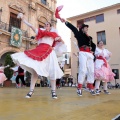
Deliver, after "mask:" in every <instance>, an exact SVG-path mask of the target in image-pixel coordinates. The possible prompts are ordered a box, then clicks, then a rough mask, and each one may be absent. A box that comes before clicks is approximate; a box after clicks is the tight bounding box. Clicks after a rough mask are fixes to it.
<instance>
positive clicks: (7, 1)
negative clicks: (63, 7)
mask: <svg viewBox="0 0 120 120" xmlns="http://www.w3.org/2000/svg"><path fill="white" fill-rule="evenodd" d="M55 8H56V0H0V63H3V64H4V58H5V56H6V54H7V53H15V52H19V51H24V50H26V49H31V48H34V47H35V46H36V44H33V43H34V42H30V40H31V36H34V35H35V33H34V32H33V31H32V30H31V29H30V28H29V27H27V25H25V24H24V23H23V22H21V20H20V19H17V14H18V13H23V14H24V16H25V18H26V20H27V21H28V22H29V23H31V24H32V25H33V26H35V27H36V28H39V27H44V24H45V23H46V22H47V21H48V22H51V23H52V25H53V26H54V27H55V26H56V19H55V17H54V12H55ZM12 26H14V27H16V28H19V29H20V30H22V45H21V47H14V46H11V45H10V39H11V27H12ZM35 43H36V42H35Z"/></svg>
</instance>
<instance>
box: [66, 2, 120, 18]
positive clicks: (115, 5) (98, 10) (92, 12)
mask: <svg viewBox="0 0 120 120" xmlns="http://www.w3.org/2000/svg"><path fill="white" fill-rule="evenodd" d="M118 6H120V3H117V4H114V5H111V6H107V7H104V8H100V9H97V10H93V11H90V12H87V13H83V14H80V15H76V16H73V17H69V18H67V19H68V20H72V19H75V18H78V17H83V16H86V15H89V14H94V13H96V12H101V11H103V10H107V9H110V8H114V7H118Z"/></svg>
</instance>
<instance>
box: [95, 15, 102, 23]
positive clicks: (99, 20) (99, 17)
mask: <svg viewBox="0 0 120 120" xmlns="http://www.w3.org/2000/svg"><path fill="white" fill-rule="evenodd" d="M103 21H104V14H101V15H97V16H96V23H99V22H103Z"/></svg>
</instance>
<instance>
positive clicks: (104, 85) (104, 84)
mask: <svg viewBox="0 0 120 120" xmlns="http://www.w3.org/2000/svg"><path fill="white" fill-rule="evenodd" d="M103 88H104V90H107V82H103Z"/></svg>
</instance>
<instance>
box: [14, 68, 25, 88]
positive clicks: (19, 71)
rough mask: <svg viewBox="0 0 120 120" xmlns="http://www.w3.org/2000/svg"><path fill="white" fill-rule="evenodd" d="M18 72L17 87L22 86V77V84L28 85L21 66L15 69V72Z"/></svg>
mask: <svg viewBox="0 0 120 120" xmlns="http://www.w3.org/2000/svg"><path fill="white" fill-rule="evenodd" d="M16 72H18V75H17V77H16V87H17V88H20V83H19V79H21V81H22V86H23V87H26V83H25V80H24V70H23V69H22V68H21V67H20V66H19V67H18V70H17V71H15V72H14V73H16Z"/></svg>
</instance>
